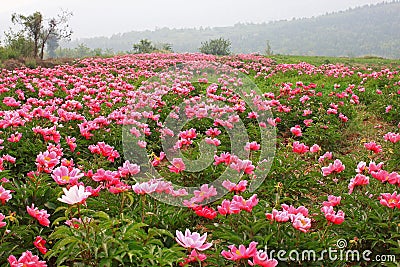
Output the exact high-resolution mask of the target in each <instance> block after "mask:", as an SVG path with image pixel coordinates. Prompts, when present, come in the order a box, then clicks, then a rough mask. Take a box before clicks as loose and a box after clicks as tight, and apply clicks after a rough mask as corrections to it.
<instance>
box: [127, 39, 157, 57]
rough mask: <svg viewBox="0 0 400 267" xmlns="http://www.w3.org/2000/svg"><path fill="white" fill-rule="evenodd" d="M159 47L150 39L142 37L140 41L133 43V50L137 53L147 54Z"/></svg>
mask: <svg viewBox="0 0 400 267" xmlns="http://www.w3.org/2000/svg"><path fill="white" fill-rule="evenodd" d="M156 50H157V48H156V47H155V46H154V45H153V44H152V42H151V41H150V40H147V39H142V40H140V41H139V43H137V44H134V45H133V51H134V53H135V54H146V53H152V52H154V51H156Z"/></svg>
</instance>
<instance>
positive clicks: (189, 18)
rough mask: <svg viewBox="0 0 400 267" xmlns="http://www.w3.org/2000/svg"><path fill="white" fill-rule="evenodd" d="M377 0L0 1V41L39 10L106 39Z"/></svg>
mask: <svg viewBox="0 0 400 267" xmlns="http://www.w3.org/2000/svg"><path fill="white" fill-rule="evenodd" d="M382 1H383V0H245V1H243V0H196V1H194V0H113V1H106V0H0V38H1V39H2V38H3V36H4V35H3V32H4V31H5V30H8V29H9V27H10V26H12V24H11V22H10V20H11V14H12V13H14V12H16V13H20V14H24V15H29V14H32V13H33V12H35V11H40V12H42V14H43V15H44V16H45V17H47V18H48V17H52V16H55V15H56V14H58V13H60V10H62V9H64V10H68V11H71V12H73V17H72V18H71V19H70V26H71V28H72V30H73V32H74V34H73V36H72V38H73V39H75V38H82V37H93V36H111V35H112V34H114V33H123V32H128V31H132V30H146V29H149V30H154V29H155V28H156V27H158V28H162V27H170V28H188V27H190V28H192V27H200V26H204V27H207V26H231V25H234V24H235V23H238V22H254V23H261V22H269V21H272V20H281V19H291V18H293V17H296V18H301V17H312V16H318V15H322V14H325V13H326V12H332V11H339V10H346V9H348V8H349V7H356V6H362V5H366V4H376V3H380V2H382Z"/></svg>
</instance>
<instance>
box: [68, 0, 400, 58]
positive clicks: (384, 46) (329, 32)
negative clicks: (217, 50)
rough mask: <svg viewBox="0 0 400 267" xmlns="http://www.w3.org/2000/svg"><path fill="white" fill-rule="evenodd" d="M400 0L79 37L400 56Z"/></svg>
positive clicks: (115, 44) (185, 47)
mask: <svg viewBox="0 0 400 267" xmlns="http://www.w3.org/2000/svg"><path fill="white" fill-rule="evenodd" d="M399 14H400V1H399V0H396V1H392V2H390V3H381V4H377V5H370V6H363V7H358V8H355V9H349V10H346V11H342V12H337V13H332V14H326V15H324V16H319V17H313V18H307V19H295V20H291V21H277V22H270V23H263V24H236V25H234V26H232V27H218V28H200V29H168V28H162V29H157V30H155V31H142V32H137V31H136V32H135V31H133V32H128V33H124V34H118V35H113V36H111V37H110V38H107V37H97V38H88V39H80V40H76V41H74V42H71V43H69V44H68V46H69V47H71V46H76V45H77V44H79V43H83V44H85V45H87V46H88V47H90V48H103V49H106V48H111V49H113V50H114V51H128V50H131V48H132V44H133V43H136V42H138V41H139V40H140V39H144V38H147V39H150V40H152V41H153V42H166V43H171V44H172V45H173V48H174V50H175V51H176V52H195V51H198V48H199V46H200V45H201V42H202V41H206V40H208V39H210V38H218V37H221V36H222V37H224V38H228V39H230V40H231V41H232V51H233V52H235V53H251V52H260V53H263V52H264V51H265V48H266V44H267V41H269V42H270V45H271V48H272V50H273V52H274V53H279V54H297V55H325V56H364V55H375V56H382V57H388V58H400V27H399V25H400V16H399Z"/></svg>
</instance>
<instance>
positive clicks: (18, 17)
mask: <svg viewBox="0 0 400 267" xmlns="http://www.w3.org/2000/svg"><path fill="white" fill-rule="evenodd" d="M71 16H72V13H69V12H66V11H63V12H62V13H61V14H59V15H58V16H57V17H56V18H51V19H49V20H48V22H47V25H46V23H45V18H44V17H43V15H42V14H41V13H40V12H38V11H37V12H34V13H33V14H31V15H28V16H25V15H22V14H17V13H14V14H13V15H12V17H11V21H12V23H13V24H14V25H19V26H20V27H21V29H20V30H19V31H18V32H16V33H14V32H13V31H10V32H9V33H8V34H7V38H8V39H9V41H8V42H9V43H14V42H17V43H19V42H21V37H22V38H23V39H24V40H26V42H30V43H31V45H30V46H26V47H22V46H17V47H16V48H17V51H18V52H20V53H21V54H23V55H25V54H26V52H25V50H28V51H29V52H30V56H32V57H34V58H37V57H38V58H40V59H43V57H44V48H45V46H46V44H47V43H48V41H49V40H55V39H69V38H70V37H71V35H72V31H71V30H69V29H68V25H67V22H68V19H69V18H70V17H71ZM50 42H51V41H50ZM54 45H55V43H54V41H53V43H52V44H51V45H50V47H52V46H53V48H54ZM14 49H15V48H14Z"/></svg>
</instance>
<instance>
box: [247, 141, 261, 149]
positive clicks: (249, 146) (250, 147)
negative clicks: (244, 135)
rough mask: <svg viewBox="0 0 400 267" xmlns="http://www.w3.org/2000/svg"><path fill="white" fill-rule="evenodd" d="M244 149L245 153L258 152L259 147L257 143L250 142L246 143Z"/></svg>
mask: <svg viewBox="0 0 400 267" xmlns="http://www.w3.org/2000/svg"><path fill="white" fill-rule="evenodd" d="M244 149H245V150H247V151H256V150H260V145H259V144H257V142H251V143H249V142H247V143H246V146H245V147H244Z"/></svg>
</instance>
